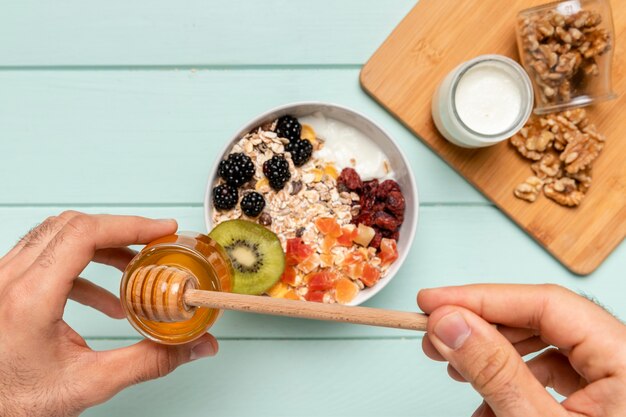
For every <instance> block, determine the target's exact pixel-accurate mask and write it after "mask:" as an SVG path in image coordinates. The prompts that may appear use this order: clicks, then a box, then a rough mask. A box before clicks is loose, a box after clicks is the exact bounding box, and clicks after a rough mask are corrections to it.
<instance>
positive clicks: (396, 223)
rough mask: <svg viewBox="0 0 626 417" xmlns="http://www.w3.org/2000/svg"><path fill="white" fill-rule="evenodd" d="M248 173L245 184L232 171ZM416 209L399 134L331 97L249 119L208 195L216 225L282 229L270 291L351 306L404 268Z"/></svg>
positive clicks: (218, 164)
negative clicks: (278, 270) (245, 223)
mask: <svg viewBox="0 0 626 417" xmlns="http://www.w3.org/2000/svg"><path fill="white" fill-rule="evenodd" d="M286 116H288V117H286ZM231 160H232V161H235V162H233V163H225V162H222V161H231ZM226 168H228V169H226ZM243 171H245V172H246V173H247V174H246V175H247V176H246V177H245V178H243V179H241V181H238V178H231V177H229V176H232V175H234V176H237V175H240V174H239V173H240V172H243ZM252 173H253V174H252ZM220 174H221V175H220ZM228 182H229V183H231V184H235V185H237V190H234V189H233V187H230V186H229V184H227V183H228ZM240 184H243V185H240ZM417 209H418V201H417V190H416V187H415V182H414V179H413V175H412V173H411V170H410V167H409V165H408V164H407V163H406V160H405V159H404V157H403V155H402V154H401V152H400V150H399V149H398V147H397V145H396V144H395V143H394V142H393V140H392V139H391V138H390V137H389V136H388V135H387V134H386V133H385V132H384V131H383V130H382V129H381V128H380V127H379V126H377V125H376V124H374V123H373V122H372V121H371V120H369V119H367V118H366V117H365V116H363V115H361V114H359V113H356V112H354V111H352V110H349V109H346V108H344V107H340V106H336V105H329V104H323V103H300V104H294V105H288V106H283V107H280V108H278V109H274V110H271V111H269V112H267V113H265V114H263V115H261V116H259V117H257V118H255V119H254V120H252V121H251V122H250V123H248V124H246V126H244V127H243V128H242V129H241V130H240V131H239V132H238V133H237V134H235V136H234V137H233V138H232V140H231V141H229V143H228V144H227V145H226V148H225V150H224V152H223V153H222V155H220V157H219V158H218V161H217V162H216V164H215V167H214V170H213V173H212V175H211V177H210V178H209V183H208V186H207V192H206V195H205V220H206V223H207V228H208V229H209V230H210V229H211V228H212V227H213V226H214V225H217V224H219V223H221V222H223V221H226V220H231V219H236V218H243V219H247V220H253V221H257V222H259V223H261V224H263V225H265V226H266V227H267V228H269V229H270V230H272V231H273V232H274V233H276V234H277V235H278V237H279V239H280V240H281V243H282V245H283V248H284V250H285V252H286V257H287V264H288V265H287V268H286V270H285V273H284V274H283V277H282V278H281V281H279V282H278V283H277V284H276V285H275V286H274V287H272V288H271V289H270V290H268V291H267V295H270V296H274V297H283V298H292V299H300V300H308V301H318V302H327V303H333V302H339V303H343V304H350V305H356V304H360V303H362V302H364V301H365V300H367V299H369V298H370V297H371V296H373V295H374V294H376V293H377V292H378V291H380V290H381V289H382V288H383V287H384V286H385V285H386V284H387V283H388V282H389V281H390V280H391V279H392V277H393V276H394V275H395V274H396V272H397V271H398V269H399V268H400V266H401V264H402V262H403V261H404V259H405V257H406V254H407V252H408V250H409V248H410V245H411V243H412V241H413V238H414V234H415V228H416V224H417V216H418V213H417V211H418V210H417Z"/></svg>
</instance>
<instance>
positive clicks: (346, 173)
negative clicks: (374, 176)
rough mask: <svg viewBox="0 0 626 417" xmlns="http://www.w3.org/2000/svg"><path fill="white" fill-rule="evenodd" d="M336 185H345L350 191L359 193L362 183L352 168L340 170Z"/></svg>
mask: <svg viewBox="0 0 626 417" xmlns="http://www.w3.org/2000/svg"><path fill="white" fill-rule="evenodd" d="M337 183H339V184H343V185H345V187H346V188H347V189H348V190H350V191H356V192H358V191H360V190H361V188H362V187H363V181H361V177H360V176H359V174H358V173H357V172H356V171H355V170H354V169H352V168H344V169H343V170H341V174H340V175H339V178H337Z"/></svg>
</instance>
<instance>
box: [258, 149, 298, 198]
mask: <svg viewBox="0 0 626 417" xmlns="http://www.w3.org/2000/svg"><path fill="white" fill-rule="evenodd" d="M263 173H264V174H265V176H266V177H267V179H268V180H269V183H270V187H272V188H273V189H275V190H276V191H280V190H282V189H283V187H284V186H285V184H286V183H287V181H289V179H290V178H291V174H290V173H289V162H287V160H286V159H285V157H284V156H282V155H280V156H279V155H274V156H273V157H272V159H269V160H267V161H265V163H264V164H263Z"/></svg>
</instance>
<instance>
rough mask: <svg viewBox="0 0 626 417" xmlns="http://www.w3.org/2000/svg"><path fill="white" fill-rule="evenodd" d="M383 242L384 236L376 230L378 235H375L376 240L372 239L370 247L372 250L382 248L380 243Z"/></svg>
mask: <svg viewBox="0 0 626 417" xmlns="http://www.w3.org/2000/svg"><path fill="white" fill-rule="evenodd" d="M381 240H383V235H382V233H380V230H376V234H375V235H374V238H373V239H372V241H371V242H370V246H371V247H372V248H376V249H378V248H380V241H381Z"/></svg>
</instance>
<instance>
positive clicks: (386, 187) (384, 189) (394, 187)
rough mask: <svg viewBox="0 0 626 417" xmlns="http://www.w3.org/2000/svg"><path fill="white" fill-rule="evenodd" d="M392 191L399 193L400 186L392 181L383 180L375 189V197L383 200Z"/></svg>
mask: <svg viewBox="0 0 626 417" xmlns="http://www.w3.org/2000/svg"><path fill="white" fill-rule="evenodd" d="M392 191H398V192H401V190H400V185H398V183H397V182H395V181H394V180H385V181H383V182H382V183H381V184H380V186H378V188H377V189H376V197H378V198H380V199H381V200H382V199H385V198H386V197H387V196H388V195H389V193H390V192H392Z"/></svg>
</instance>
